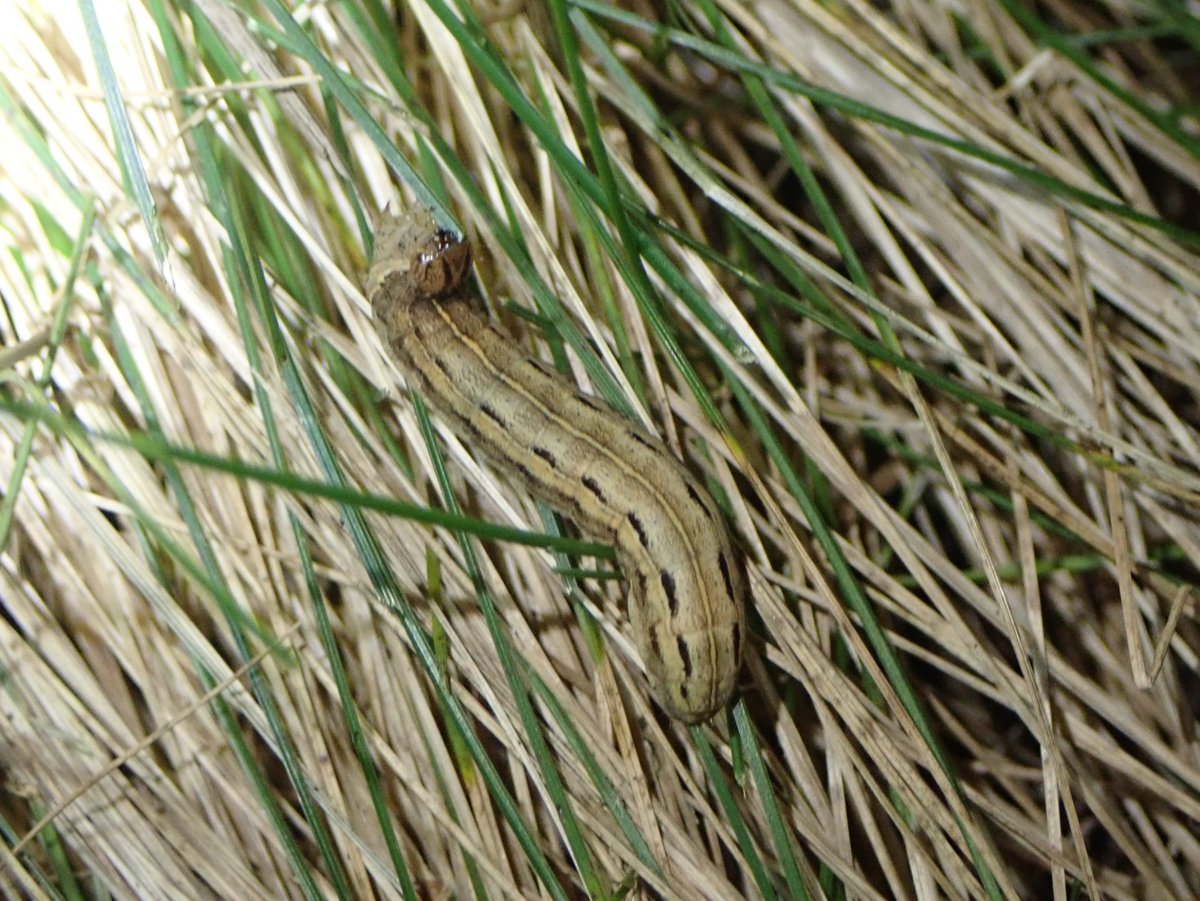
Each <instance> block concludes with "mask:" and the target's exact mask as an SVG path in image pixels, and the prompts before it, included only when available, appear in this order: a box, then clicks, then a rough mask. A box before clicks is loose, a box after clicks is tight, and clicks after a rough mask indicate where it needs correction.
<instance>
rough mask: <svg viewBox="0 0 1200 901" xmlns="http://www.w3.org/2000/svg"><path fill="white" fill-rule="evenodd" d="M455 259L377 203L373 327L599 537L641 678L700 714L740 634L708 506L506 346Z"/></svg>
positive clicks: (723, 680) (506, 458)
mask: <svg viewBox="0 0 1200 901" xmlns="http://www.w3.org/2000/svg"><path fill="white" fill-rule="evenodd" d="M470 268H471V248H470V244H469V243H468V242H467V241H466V240H460V239H458V238H456V237H455V236H454V235H452V234H450V233H449V232H446V231H444V230H442V229H439V228H438V227H437V226H436V224H435V223H434V221H433V217H432V215H431V214H430V212H429V211H428V210H425V209H419V208H418V209H414V210H412V211H410V212H409V213H408V214H406V215H404V216H401V217H395V216H387V217H385V218H384V220H383V221H382V222H381V223H380V225H379V228H378V230H377V232H376V236H375V252H374V255H373V257H372V262H371V267H370V270H369V272H368V277H367V293H368V297H369V299H370V301H371V307H372V310H373V313H374V316H375V323H376V328H377V329H378V331H379V334H380V336H381V337H382V338H383V341H384V343H385V345H386V346H387V348H388V349H389V350H390V351H391V353H392V354H393V355H394V356H395V358H396V360H397V362H398V363H399V364H400V366H401V368H402V369H403V370H404V372H405V373H406V375H407V376H408V377H409V378H410V379H412V380H413V381H414V383H415V385H416V387H418V388H419V390H420V391H421V392H422V395H423V396H424V397H425V398H426V399H427V400H428V401H429V402H430V404H431V405H432V406H433V407H434V409H435V410H436V411H437V412H438V413H439V414H440V415H441V416H443V417H444V418H445V419H446V420H447V421H448V422H449V423H450V424H451V425H452V426H453V427H454V428H455V430H456V431H458V432H459V434H460V436H463V437H464V438H467V439H468V440H469V443H470V444H471V445H472V446H473V447H475V448H477V449H478V450H479V451H480V452H482V453H483V454H484V456H485V457H487V458H488V459H489V460H490V461H492V462H493V463H494V464H496V465H497V466H499V467H501V468H503V469H504V470H506V471H507V472H508V473H510V474H511V475H512V476H514V477H515V478H517V479H519V480H520V482H521V483H522V485H524V486H525V488H526V489H527V490H528V491H529V492H530V493H531V494H532V495H533V496H535V497H537V498H539V499H541V500H542V501H544V502H545V503H547V504H549V505H550V506H551V507H553V508H555V509H556V510H558V511H559V512H561V513H563V514H565V515H567V516H569V517H571V518H572V519H573V520H574V521H575V522H576V523H577V524H578V526H579V527H580V529H581V530H583V531H584V532H586V533H587V534H588V535H589V536H591V537H594V538H597V539H599V540H602V541H607V542H610V543H611V544H612V545H613V547H614V548H615V549H616V553H617V562H618V564H619V565H620V567H621V570H622V572H623V573H624V575H625V578H626V580H627V581H628V582H629V594H628V614H629V620H630V625H631V627H632V631H633V635H634V638H635V641H636V643H637V647H638V651H639V653H640V654H641V656H642V660H643V663H644V664H645V667H646V672H647V675H648V679H649V684H650V690H651V693H652V694H653V696H654V698H655V699H656V700H657V702H658V703H659V704H660V705H661V706H662V707H663V709H664V710H666V711H667V713H669V714H670V715H672V716H674V717H676V718H678V719H680V720H683V721H685V722H688V723H697V722H702V721H704V720H707V719H708V718H709V717H711V716H712V715H713V714H714V713H716V712H717V711H718V710H720V709H721V708H722V707H724V706H725V704H726V703H727V702H728V700H729V698H730V696H731V695H732V693H733V690H734V686H735V683H736V680H737V674H738V670H739V667H740V665H741V656H742V644H743V641H744V638H745V634H744V633H745V613H744V608H743V597H744V594H745V590H744V586H743V577H742V569H741V566H740V561H739V558H738V557H737V556H736V555H735V553H734V550H733V546H732V542H731V541H730V537H729V532H728V530H727V529H726V526H725V523H724V520H723V519H722V517H721V513H720V511H719V510H718V508H717V505H716V504H715V503H714V501H713V499H712V497H711V496H710V495H709V493H708V492H707V491H706V490H705V489H704V488H703V486H701V485H700V484H699V483H698V482H697V481H696V480H695V479H694V478H693V477H692V475H691V474H690V473H689V472H688V471H687V469H686V468H684V466H683V465H682V464H681V463H680V462H679V461H678V460H676V459H675V458H674V457H673V456H672V455H671V454H670V452H669V451H668V450H667V448H666V447H665V446H664V445H663V444H662V443H661V442H660V441H659V440H658V439H657V438H655V437H653V436H652V435H650V434H649V433H647V432H646V431H644V430H643V429H641V428H639V427H638V426H636V425H634V424H633V423H631V422H629V421H628V420H627V419H625V418H624V417H623V416H621V415H620V414H618V413H617V412H616V411H614V410H613V409H612V408H611V407H609V406H607V405H606V404H604V403H603V402H601V401H600V400H599V399H597V398H595V397H592V396H589V395H586V394H582V393H580V392H579V391H577V390H576V389H575V387H574V386H573V385H572V384H571V383H570V382H568V381H567V379H566V378H564V377H563V376H562V375H560V374H559V373H557V372H555V371H554V370H552V369H549V368H547V367H545V366H544V365H543V364H541V363H540V362H538V361H537V360H534V359H530V358H527V357H525V356H524V355H522V354H521V353H520V352H519V351H518V350H517V347H516V343H515V341H514V340H513V339H512V338H511V337H509V336H508V335H505V334H503V333H502V332H501V331H500V330H499V329H498V328H497V327H496V326H495V325H493V324H492V322H491V321H490V320H489V319H488V317H487V315H486V313H485V312H484V310H483V308H482V305H481V304H480V303H479V302H478V301H477V300H476V299H475V298H474V297H472V296H471V293H470V291H469V290H468V288H467V285H466V277H467V275H468V273H469V271H470Z"/></svg>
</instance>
